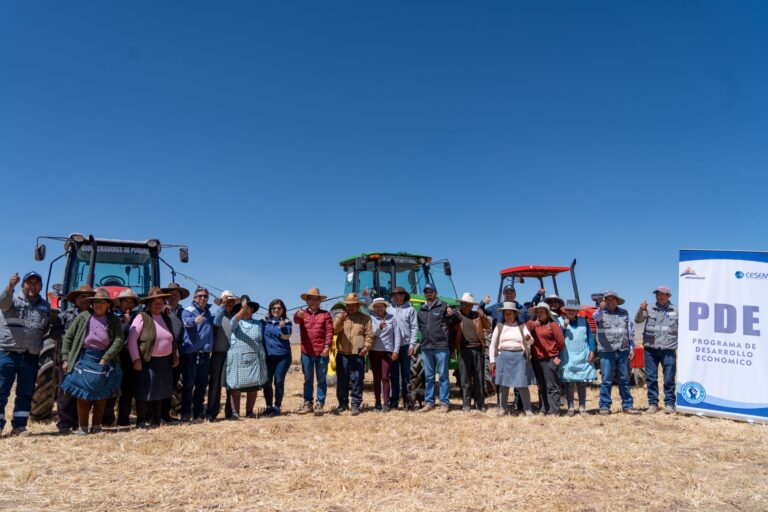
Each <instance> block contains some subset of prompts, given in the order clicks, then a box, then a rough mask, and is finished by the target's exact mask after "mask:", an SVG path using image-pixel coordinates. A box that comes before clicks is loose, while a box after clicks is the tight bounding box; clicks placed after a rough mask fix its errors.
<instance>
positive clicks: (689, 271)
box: [680, 267, 704, 279]
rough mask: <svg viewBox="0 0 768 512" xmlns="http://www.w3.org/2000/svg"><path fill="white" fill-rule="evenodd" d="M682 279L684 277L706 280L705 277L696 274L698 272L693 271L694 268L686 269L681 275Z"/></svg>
mask: <svg viewBox="0 0 768 512" xmlns="http://www.w3.org/2000/svg"><path fill="white" fill-rule="evenodd" d="M680 277H684V278H685V279H704V276H700V275H697V274H696V271H695V270H694V269H693V267H688V268H686V269H685V270H684V271H683V273H682V274H680Z"/></svg>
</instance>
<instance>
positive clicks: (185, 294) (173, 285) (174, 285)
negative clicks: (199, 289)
mask: <svg viewBox="0 0 768 512" xmlns="http://www.w3.org/2000/svg"><path fill="white" fill-rule="evenodd" d="M161 290H163V293H171V292H173V291H177V292H179V295H180V296H181V300H184V299H186V298H187V297H189V290H187V289H186V288H184V287H183V286H181V285H180V284H179V283H171V284H169V285H168V286H166V287H165V288H161Z"/></svg>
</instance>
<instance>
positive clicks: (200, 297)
mask: <svg viewBox="0 0 768 512" xmlns="http://www.w3.org/2000/svg"><path fill="white" fill-rule="evenodd" d="M195 298H196V299H207V298H208V295H195Z"/></svg>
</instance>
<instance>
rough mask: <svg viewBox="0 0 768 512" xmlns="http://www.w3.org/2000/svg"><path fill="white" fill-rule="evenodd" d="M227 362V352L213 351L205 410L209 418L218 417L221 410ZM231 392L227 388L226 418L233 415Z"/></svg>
mask: <svg viewBox="0 0 768 512" xmlns="http://www.w3.org/2000/svg"><path fill="white" fill-rule="evenodd" d="M226 364H227V353H226V352H213V353H211V367H210V369H209V370H208V406H207V408H206V411H205V415H206V417H208V419H216V417H217V416H218V415H219V413H220V412H221V388H222V387H224V386H223V384H224V367H225V366H226ZM230 394H231V393H230V391H229V390H227V399H226V402H225V405H224V416H225V417H226V418H231V417H232V403H231V401H230V399H229V397H230Z"/></svg>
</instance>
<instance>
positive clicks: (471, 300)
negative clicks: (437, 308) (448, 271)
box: [459, 292, 477, 304]
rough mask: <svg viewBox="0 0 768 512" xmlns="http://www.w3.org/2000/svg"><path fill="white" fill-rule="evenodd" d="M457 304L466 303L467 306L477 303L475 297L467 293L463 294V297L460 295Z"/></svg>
mask: <svg viewBox="0 0 768 512" xmlns="http://www.w3.org/2000/svg"><path fill="white" fill-rule="evenodd" d="M459 302H466V303H467V304H477V302H475V296H474V295H472V294H471V293H469V292H466V293H464V295H462V296H461V298H460V299H459Z"/></svg>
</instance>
